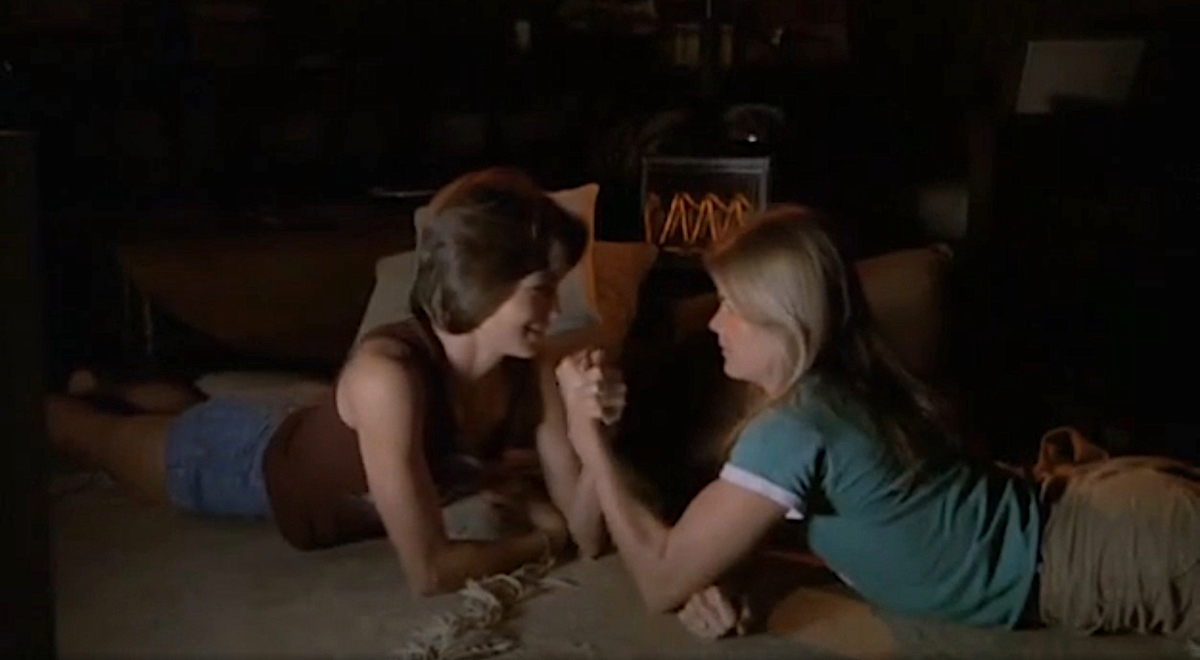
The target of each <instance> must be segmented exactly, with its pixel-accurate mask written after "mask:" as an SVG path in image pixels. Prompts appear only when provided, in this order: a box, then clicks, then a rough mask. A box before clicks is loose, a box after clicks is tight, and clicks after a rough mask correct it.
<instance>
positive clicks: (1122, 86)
mask: <svg viewBox="0 0 1200 660" xmlns="http://www.w3.org/2000/svg"><path fill="white" fill-rule="evenodd" d="M1144 48H1145V42H1144V41H1143V40H1141V39H1087V40H1083V39H1080V40H1039V41H1030V42H1029V43H1028V46H1027V47H1026V50H1025V66H1024V68H1023V69H1022V71H1021V87H1020V91H1019V92H1018V94H1017V113H1018V114H1045V113H1048V112H1050V111H1051V105H1050V102H1051V101H1052V100H1053V99H1054V97H1056V96H1069V97H1074V98H1081V99H1087V100H1092V101H1098V102H1101V103H1108V104H1112V105H1120V104H1121V103H1123V102H1124V101H1125V97H1126V96H1127V95H1128V94H1129V88H1130V87H1131V86H1132V84H1133V79H1134V76H1135V75H1136V74H1137V68H1138V63H1139V62H1140V61H1141V58H1142V51H1143V49H1144Z"/></svg>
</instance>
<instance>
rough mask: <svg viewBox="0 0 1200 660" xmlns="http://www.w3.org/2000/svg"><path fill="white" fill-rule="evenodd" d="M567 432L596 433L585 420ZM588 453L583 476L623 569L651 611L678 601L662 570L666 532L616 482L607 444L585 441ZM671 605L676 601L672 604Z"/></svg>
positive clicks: (593, 425)
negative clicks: (589, 483)
mask: <svg viewBox="0 0 1200 660" xmlns="http://www.w3.org/2000/svg"><path fill="white" fill-rule="evenodd" d="M571 433H591V434H597V436H598V434H599V433H601V430H600V428H598V425H597V424H596V423H595V422H594V421H591V420H579V421H577V422H572V424H571ZM581 444H582V446H584V447H590V448H591V449H590V450H588V451H587V452H586V454H585V455H581V456H580V459H581V460H582V461H583V465H584V468H583V469H584V472H585V474H589V475H590V478H591V479H592V480H593V481H594V482H595V485H596V487H595V489H594V492H595V493H596V498H597V503H598V504H599V507H600V509H601V511H602V512H603V515H604V521H605V523H606V525H607V529H608V533H609V534H611V535H612V538H613V541H614V543H615V545H616V546H617V550H618V552H619V553H620V555H621V558H622V560H623V561H624V563H625V566H626V568H627V569H628V570H629V572H630V573H631V574H632V575H633V578H634V582H635V583H636V584H637V586H638V590H639V591H640V592H641V594H642V598H643V599H644V600H645V601H646V605H647V606H648V607H649V608H651V609H653V610H656V611H665V610H668V609H670V608H672V607H675V606H677V605H679V604H680V603H682V602H683V601H684V600H685V599H686V598H687V596H688V595H689V594H686V593H685V594H682V595H678V594H674V593H673V591H674V589H672V587H671V584H670V581H669V580H665V579H664V578H665V577H666V576H667V574H668V572H667V570H666V567H667V550H668V541H669V536H670V529H669V528H668V527H667V526H666V525H664V524H663V523H662V521H660V520H659V519H658V518H657V516H655V514H654V513H653V512H652V511H650V509H648V508H647V507H646V506H645V505H643V504H642V503H641V502H640V501H638V499H637V498H635V497H634V496H633V494H632V493H631V492H630V490H629V488H628V487H626V485H625V484H624V483H623V482H622V480H621V479H622V477H621V474H620V470H619V469H618V468H617V465H616V462H615V460H614V459H613V457H612V454H611V453H610V451H609V449H608V446H607V443H604V442H600V441H596V442H585V443H581ZM676 601H677V602H676Z"/></svg>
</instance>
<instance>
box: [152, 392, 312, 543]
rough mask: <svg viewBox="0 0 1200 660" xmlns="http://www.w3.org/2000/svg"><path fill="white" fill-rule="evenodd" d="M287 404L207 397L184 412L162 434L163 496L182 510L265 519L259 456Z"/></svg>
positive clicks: (264, 486)
mask: <svg viewBox="0 0 1200 660" xmlns="http://www.w3.org/2000/svg"><path fill="white" fill-rule="evenodd" d="M291 410H292V407H291V406H290V405H283V404H274V405H273V404H268V403H262V402H252V401H243V400H239V399H210V400H209V401H205V402H204V403H201V404H198V405H195V406H192V407H191V408H188V409H187V410H185V411H184V412H183V413H182V414H181V415H180V416H179V417H178V418H176V419H175V422H174V423H173V424H172V425H171V429H170V431H168V434H167V492H168V494H169V495H170V497H171V501H172V503H174V504H175V506H177V507H179V508H180V509H183V510H185V511H189V512H193V513H200V514H206V515H215V516H235V517H242V518H259V519H265V518H269V517H270V515H271V503H270V500H269V499H268V497H267V484H266V477H265V475H264V474H263V456H264V454H265V453H266V450H267V444H268V443H269V442H270V441H271V437H272V436H274V435H275V432H276V431H277V430H278V429H279V426H280V424H282V423H283V421H284V419H285V418H286V417H287V416H288V414H289V413H290V412H291Z"/></svg>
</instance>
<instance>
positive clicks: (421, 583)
mask: <svg viewBox="0 0 1200 660" xmlns="http://www.w3.org/2000/svg"><path fill="white" fill-rule="evenodd" d="M339 389H340V390H341V392H340V393H341V394H342V395H343V396H344V399H343V402H344V403H345V414H346V416H347V417H349V418H350V419H348V420H347V422H349V423H350V424H351V426H352V427H353V428H354V429H355V430H356V431H357V433H358V442H359V448H360V449H359V451H360V453H361V455H362V460H363V469H364V471H365V472H366V477H367V487H368V489H369V490H370V493H371V497H372V499H373V500H374V502H375V507H376V509H377V511H378V513H379V516H380V518H381V519H382V521H383V525H384V528H385V529H386V530H387V535H388V539H389V540H390V541H391V543H392V547H393V548H394V549H395V550H396V553H397V554H398V555H399V558H400V565H401V567H402V568H403V570H404V574H405V577H406V578H407V580H408V583H409V585H410V587H411V588H412V590H413V591H414V592H416V593H419V594H422V595H431V594H436V593H442V592H446V591H451V590H454V589H457V588H459V587H461V586H462V585H463V584H464V583H465V582H466V580H467V579H468V578H478V577H483V576H486V575H491V574H494V573H500V572H506V571H510V570H512V569H514V568H516V567H518V566H520V565H521V564H523V563H525V562H528V561H532V560H535V559H538V558H539V557H541V556H542V555H543V554H544V553H546V552H547V550H548V549H549V550H550V551H557V550H558V549H559V548H561V547H562V545H563V544H564V543H565V542H566V528H565V524H563V525H562V526H561V529H560V530H554V529H552V525H547V524H545V523H544V522H543V524H542V526H541V528H540V529H539V530H537V531H534V532H532V533H529V534H524V535H522V536H518V537H514V538H509V539H501V540H497V541H451V540H450V539H448V538H447V537H446V531H445V527H444V525H443V522H442V510H441V503H440V500H439V498H438V495H437V490H436V488H435V486H434V483H433V477H432V475H431V473H430V471H429V466H428V464H427V462H426V457H425V453H424V447H423V443H422V442H420V441H419V438H421V437H422V425H423V423H424V419H423V415H422V413H421V411H422V410H423V408H424V406H423V405H421V404H422V401H423V397H424V392H423V391H422V388H421V383H420V381H419V380H418V379H416V378H415V377H414V375H413V374H412V372H411V371H410V370H409V369H408V368H407V367H406V366H405V365H404V364H403V363H402V362H400V361H399V360H396V359H393V358H389V357H384V356H376V355H360V356H357V357H356V359H354V360H352V362H351V364H349V365H347V369H346V371H345V372H343V374H342V379H341V383H340V384H339Z"/></svg>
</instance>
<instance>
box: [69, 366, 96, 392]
mask: <svg viewBox="0 0 1200 660" xmlns="http://www.w3.org/2000/svg"><path fill="white" fill-rule="evenodd" d="M98 389H100V379H99V378H97V377H96V372H94V371H92V370H91V369H76V370H75V371H74V372H72V373H71V377H70V378H68V379H67V394H70V395H72V396H85V395H88V394H95V393H96V390H98Z"/></svg>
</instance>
